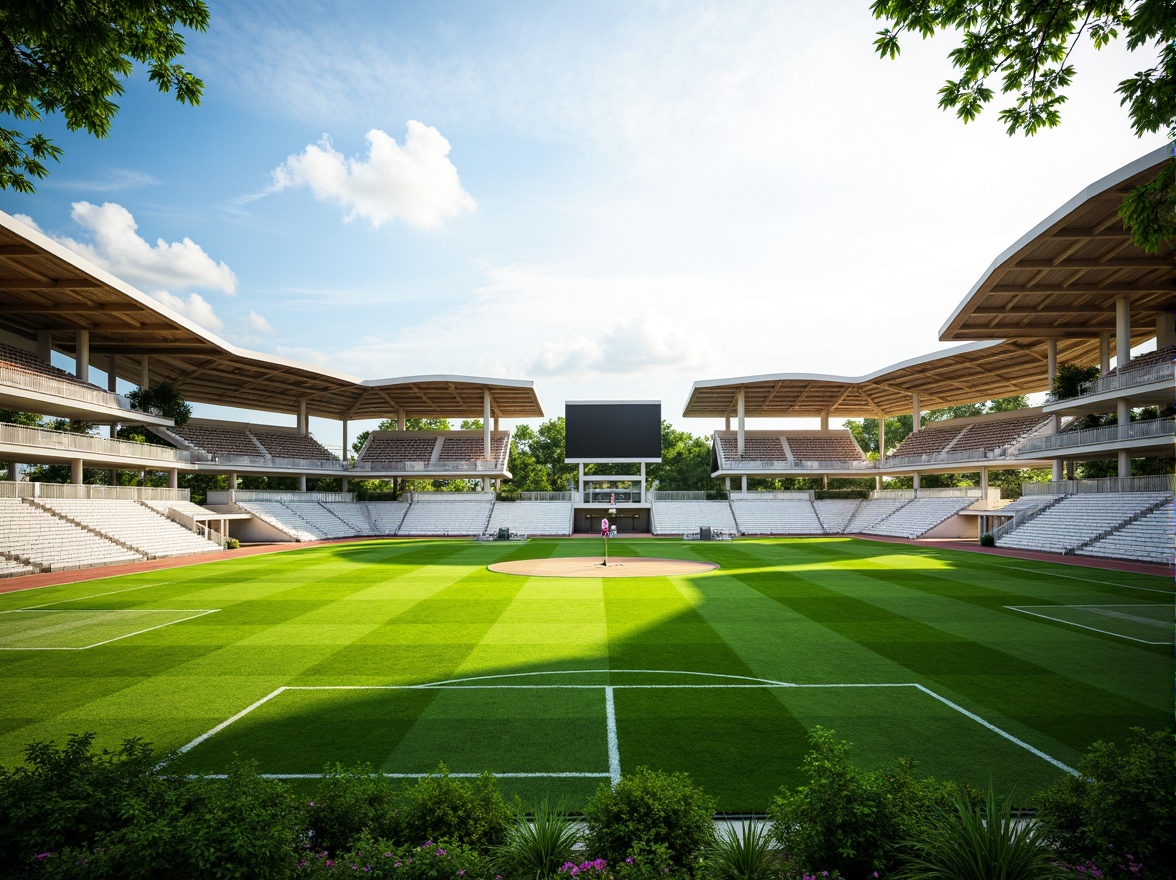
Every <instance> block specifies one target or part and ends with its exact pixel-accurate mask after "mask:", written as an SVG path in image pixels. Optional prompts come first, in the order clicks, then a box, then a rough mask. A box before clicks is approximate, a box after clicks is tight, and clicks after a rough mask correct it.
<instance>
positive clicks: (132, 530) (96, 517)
mask: <svg viewBox="0 0 1176 880" xmlns="http://www.w3.org/2000/svg"><path fill="white" fill-rule="evenodd" d="M219 549H220V547H219V546H218V545H217V544H215V543H214V542H212V541H209V540H206V539H204V538H201V537H198V536H197V535H195V534H193V533H192V532H190V531H188V530H187V529H186V528H184V527H183V526H181V525H179V524H178V523H175V522H172V521H171V520H169V519H168V518H167V516H166V512H164V513H163V514H161V513H160V512H159V511H158V510H157V509H154V508H149V507H146V506H144V505H142V504H140V503H139V502H136V501H117V500H107V499H101V500H86V501H80V500H61V499H54V500H47V499H46V500H40V501H33V500H31V499H18V498H0V560H2V561H4V562H6V563H14V564H17V565H21V566H24V567H26V568H28V569H30V570H33V571H62V570H66V569H74V568H89V567H91V566H97V565H115V564H118V563H123V562H142V561H143V560H145V559H155V558H160V557H170V556H182V555H188V554H198V553H208V552H212V551H215V550H219Z"/></svg>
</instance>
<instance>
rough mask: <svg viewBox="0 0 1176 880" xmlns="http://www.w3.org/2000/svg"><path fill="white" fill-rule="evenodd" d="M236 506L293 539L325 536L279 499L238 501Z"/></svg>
mask: <svg viewBox="0 0 1176 880" xmlns="http://www.w3.org/2000/svg"><path fill="white" fill-rule="evenodd" d="M237 506H238V507H240V508H241V509H242V510H244V511H245V512H246V513H251V514H253V515H254V516H255V517H257V518H258V519H259V520H261V521H262V522H264V523H268V524H269V525H271V526H273V527H274V528H275V529H277V530H278V531H280V532H282V533H283V534H286V535H289V536H290V537H291V538H293V539H294V540H295V541H319V540H322V539H323V538H325V537H326V535H324V534H323V533H322V532H321V531H319V530H318V529H316V528H315V527H314V526H312V525H311V524H310V523H308V522H306V520H304V519H302V517H300V516H298V515H297V514H296V513H294V512H293V511H292V510H290V508H288V507H286V505H284V504H282V503H281V502H280V501H238V502H237Z"/></svg>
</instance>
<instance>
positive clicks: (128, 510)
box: [41, 499, 220, 559]
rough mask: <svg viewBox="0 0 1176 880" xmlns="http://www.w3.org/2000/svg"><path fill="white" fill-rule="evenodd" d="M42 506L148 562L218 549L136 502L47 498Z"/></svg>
mask: <svg viewBox="0 0 1176 880" xmlns="http://www.w3.org/2000/svg"><path fill="white" fill-rule="evenodd" d="M41 503H42V504H43V505H44V506H45V507H47V508H49V509H50V510H52V511H53V512H55V513H57V514H59V515H60V516H64V517H68V518H69V519H71V520H73V521H74V522H76V523H80V524H81V525H82V526H84V527H86V528H89V529H93V530H95V531H98V532H101V533H102V534H103V535H105V536H106V537H107V538H109V539H111V540H112V541H115V542H117V543H119V544H122V545H123V546H126V547H130V548H132V549H133V550H136V551H138V552H139V553H141V554H143V555H144V556H146V557H147V558H149V559H157V558H162V557H169V556H187V555H189V554H193V553H212V552H214V551H217V550H219V549H220V547H219V546H218V545H217V544H215V543H214V542H212V541H209V540H208V539H206V538H202V537H200V536H199V535H197V534H195V533H193V532H190V531H189V530H188V529H186V528H184V527H183V526H182V525H180V524H179V523H176V522H173V521H172V520H170V519H168V518H167V517H166V516H165V515H163V514H161V513H159V511H157V510H154V509H152V508H149V507H144V506H143V505H142V504H139V503H138V502H136V501H124V500H113V499H46V500H43V501H42V502H41Z"/></svg>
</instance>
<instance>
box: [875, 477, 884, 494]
mask: <svg viewBox="0 0 1176 880" xmlns="http://www.w3.org/2000/svg"><path fill="white" fill-rule="evenodd" d="M874 488H875V489H876V490H877V491H879V492H881V491H882V475H881V474H875V475H874Z"/></svg>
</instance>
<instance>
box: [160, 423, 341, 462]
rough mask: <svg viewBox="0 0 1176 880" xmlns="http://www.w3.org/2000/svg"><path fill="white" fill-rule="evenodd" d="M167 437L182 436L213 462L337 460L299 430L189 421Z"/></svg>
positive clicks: (171, 431)
mask: <svg viewBox="0 0 1176 880" xmlns="http://www.w3.org/2000/svg"><path fill="white" fill-rule="evenodd" d="M164 434H165V436H166V434H173V435H175V436H176V437H179V438H180V439H181V440H184V441H186V442H187V443H188V444H190V445H192V446H195V447H196V448H197V449H201V450H203V451H205V452H207V453H208V454H209V455H210V456H212V458H213V459H217V458H219V457H221V456H226V455H244V456H248V457H250V458H254V459H260V460H263V461H269V462H272V461H273V460H274V459H290V460H293V461H338V459H337V458H336V457H335V456H334V455H332V454H331V452H330V451H329V450H328V449H326V448H325V447H324V446H323V445H322V444H321V443H319V442H318V441H317V440H315V439H314V437H312V436H311V435H309V434H299V433H297V432H296V431H280V430H277V429H271V430H261V429H256V428H246V427H242V426H239V425H231V424H226V425H210V424H204V423H200V424H193V423H191V422H189V423H188V424H186V425H184V426H182V427H176V428H168V429H167V430H166V432H164Z"/></svg>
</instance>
